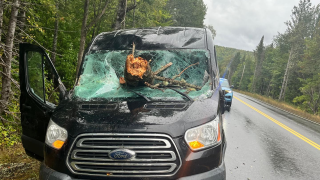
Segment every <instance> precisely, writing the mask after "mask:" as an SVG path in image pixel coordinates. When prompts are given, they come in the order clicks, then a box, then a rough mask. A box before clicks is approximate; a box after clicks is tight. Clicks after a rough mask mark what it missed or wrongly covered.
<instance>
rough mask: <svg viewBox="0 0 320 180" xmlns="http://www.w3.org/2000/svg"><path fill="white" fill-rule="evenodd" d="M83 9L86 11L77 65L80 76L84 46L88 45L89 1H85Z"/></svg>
mask: <svg viewBox="0 0 320 180" xmlns="http://www.w3.org/2000/svg"><path fill="white" fill-rule="evenodd" d="M83 9H84V13H83V21H82V27H81V35H80V48H79V54H78V64H77V72H76V75H78V73H79V69H80V65H81V62H82V56H83V52H84V46H85V43H86V36H87V20H88V12H89V0H86V1H85V3H84V8H83Z"/></svg>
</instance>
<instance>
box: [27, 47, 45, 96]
mask: <svg viewBox="0 0 320 180" xmlns="http://www.w3.org/2000/svg"><path fill="white" fill-rule="evenodd" d="M27 61H28V77H29V79H28V81H29V88H30V91H31V92H32V93H33V94H34V95H35V96H36V97H38V98H39V99H41V100H42V101H43V102H44V82H43V73H42V54H41V53H39V52H34V51H29V52H27Z"/></svg>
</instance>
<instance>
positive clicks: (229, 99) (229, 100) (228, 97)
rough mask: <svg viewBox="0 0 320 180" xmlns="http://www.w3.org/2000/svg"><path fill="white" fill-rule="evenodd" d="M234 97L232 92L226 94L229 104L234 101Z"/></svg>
mask: <svg viewBox="0 0 320 180" xmlns="http://www.w3.org/2000/svg"><path fill="white" fill-rule="evenodd" d="M232 98H233V94H232V93H228V94H225V95H224V101H225V102H226V103H227V104H228V103H230V104H231V102H232Z"/></svg>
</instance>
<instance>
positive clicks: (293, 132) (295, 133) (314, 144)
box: [233, 95, 320, 150]
mask: <svg viewBox="0 0 320 180" xmlns="http://www.w3.org/2000/svg"><path fill="white" fill-rule="evenodd" d="M233 97H234V98H236V99H237V100H238V101H240V102H242V103H243V104H245V105H247V106H248V107H250V108H251V109H253V110H255V111H256V112H258V113H259V114H261V115H262V116H264V117H266V118H268V119H269V120H271V121H273V122H274V123H276V124H278V125H279V126H281V127H282V128H284V129H285V130H287V131H289V132H291V133H292V134H294V135H295V136H297V137H298V138H300V139H302V140H303V141H305V142H307V143H308V144H310V145H311V146H313V147H315V148H317V149H318V150H320V145H319V144H317V143H315V142H313V141H311V140H310V139H308V138H306V137H304V136H303V135H301V134H299V133H298V132H296V131H294V130H293V129H291V128H289V127H288V126H286V125H284V124H282V123H281V122H279V121H277V120H275V119H273V118H272V117H270V116H268V115H267V114H265V113H264V112H261V111H260V110H258V109H256V108H254V107H253V106H251V105H249V104H248V103H246V102H244V101H242V100H241V99H239V98H237V97H235V96H234V95H233Z"/></svg>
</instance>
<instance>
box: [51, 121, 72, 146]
mask: <svg viewBox="0 0 320 180" xmlns="http://www.w3.org/2000/svg"><path fill="white" fill-rule="evenodd" d="M67 138H68V132H67V130H66V129H64V128H62V127H60V126H58V125H57V124H56V123H54V122H53V121H52V120H50V122H49V125H48V129H47V134H46V144H47V145H49V146H51V147H53V148H55V149H61V147H62V146H63V144H64V143H65V142H66V140H67Z"/></svg>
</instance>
